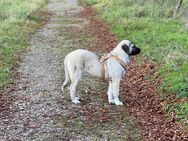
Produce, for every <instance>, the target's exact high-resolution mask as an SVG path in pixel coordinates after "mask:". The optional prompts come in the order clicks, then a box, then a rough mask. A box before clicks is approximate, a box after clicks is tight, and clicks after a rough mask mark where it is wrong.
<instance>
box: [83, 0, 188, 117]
mask: <svg viewBox="0 0 188 141" xmlns="http://www.w3.org/2000/svg"><path fill="white" fill-rule="evenodd" d="M82 1H83V2H84V3H85V4H88V5H91V4H94V7H95V9H96V10H97V12H98V14H99V15H101V17H102V18H103V19H104V20H105V21H106V22H107V23H108V24H109V25H110V29H111V31H112V32H113V33H115V35H116V36H117V37H118V38H119V40H122V39H129V40H131V41H133V42H135V44H136V45H138V46H139V47H141V49H142V55H144V57H145V58H147V59H148V60H150V61H156V62H157V63H158V64H159V65H160V69H159V70H158V71H159V72H160V74H161V78H162V79H163V80H164V82H163V83H162V84H161V85H160V86H158V89H159V93H160V94H161V95H162V96H164V95H165V94H164V93H163V92H164V91H165V92H167V93H170V94H175V95H176V97H177V98H179V99H183V98H184V97H187V98H188V30H185V28H184V22H183V18H181V17H183V14H184V10H185V9H187V7H188V4H187V3H186V2H187V0H185V1H184V3H183V7H182V9H181V11H180V13H179V19H176V20H175V19H172V18H171V17H172V15H173V8H174V5H173V4H174V2H173V1H166V2H164V4H163V5H160V4H157V3H156V2H155V3H152V1H150V2H149V1H147V0H145V2H143V3H141V2H140V1H138V0H132V1H130V0H117V1H115V0H114V1H113V0H112V1H108V0H82ZM174 105H176V106H173V105H171V106H170V107H173V108H166V109H167V112H169V113H170V112H172V111H176V113H178V114H179V115H181V118H180V119H181V121H186V120H188V118H187V116H186V115H187V114H188V111H187V108H185V107H186V106H185V105H188V104H187V103H186V104H182V103H181V102H180V103H175V104H174ZM168 106H169V105H168ZM172 109H173V110H172Z"/></svg>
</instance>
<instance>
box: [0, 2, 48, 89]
mask: <svg viewBox="0 0 188 141" xmlns="http://www.w3.org/2000/svg"><path fill="white" fill-rule="evenodd" d="M46 2H47V0H14V1H12V0H1V1H0V89H1V88H2V87H3V86H5V84H7V83H8V82H10V79H9V78H10V72H11V69H12V67H13V66H14V65H15V64H16V62H17V61H18V58H19V56H20V54H21V53H22V52H23V51H24V50H25V49H26V48H27V47H28V40H29V34H30V33H31V32H33V31H34V30H35V29H36V28H38V27H39V25H41V21H42V20H43V18H40V16H39V15H37V14H36V13H35V11H36V10H37V9H38V8H40V7H41V6H43V5H44V4H45V3H46ZM43 17H45V16H43ZM39 23H40V24H39Z"/></svg>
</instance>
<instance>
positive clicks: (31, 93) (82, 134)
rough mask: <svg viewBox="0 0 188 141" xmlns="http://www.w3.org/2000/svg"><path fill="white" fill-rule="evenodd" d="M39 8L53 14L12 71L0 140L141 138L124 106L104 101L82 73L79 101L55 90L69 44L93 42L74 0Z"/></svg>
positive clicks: (101, 90)
mask: <svg viewBox="0 0 188 141" xmlns="http://www.w3.org/2000/svg"><path fill="white" fill-rule="evenodd" d="M43 9H44V10H47V11H48V12H50V13H53V14H52V16H51V18H50V20H49V21H48V22H47V23H46V25H45V26H44V27H43V28H42V29H40V30H38V32H37V33H36V34H35V35H33V36H32V38H31V40H30V47H29V49H28V51H27V53H26V54H25V55H24V56H22V58H21V62H20V64H19V67H18V68H17V70H16V72H17V73H18V74H19V75H18V76H17V77H16V78H15V79H16V80H15V81H16V82H15V84H16V86H15V88H14V89H11V90H9V91H8V92H7V93H6V95H5V97H6V96H8V95H9V96H10V97H11V98H12V99H13V100H9V101H13V102H12V103H11V104H10V106H9V107H8V109H9V110H7V111H6V110H4V111H3V112H1V113H0V140H1V141H14V140H15V141H33V140H34V141H39V140H44V141H52V140H53V141H54V140H55V141H56V140H63V141H64V140H78V141H82V140H83V141H85V140H88V141H92V140H97V141H98V140H101V141H105V140H135V141H136V140H138V141H141V140H142V139H141V138H140V134H139V130H138V125H137V124H135V121H134V120H132V119H131V118H130V116H129V114H128V112H127V111H126V108H125V107H116V106H114V105H109V104H108V102H107V96H106V91H105V90H106V89H107V87H106V85H105V84H104V83H101V81H98V80H97V79H96V78H89V77H88V76H86V78H85V79H84V80H83V81H82V82H81V83H80V84H79V85H78V90H77V92H79V94H81V98H82V100H83V101H82V103H81V104H79V105H74V104H72V103H71V101H70V97H69V94H68V93H67V94H63V93H62V92H61V85H62V80H63V58H64V57H65V55H66V54H67V53H68V52H70V51H72V50H74V49H77V48H85V47H87V48H88V47H89V46H90V47H93V42H94V40H95V39H94V38H93V37H90V36H89V35H83V34H82V32H81V30H84V26H85V25H86V24H88V21H87V20H86V19H85V18H80V16H78V14H79V13H80V12H81V11H82V7H80V6H79V3H78V0H50V2H49V4H48V5H47V6H46V7H44V8H43ZM88 84H90V91H89V92H88V93H86V94H85V91H84V88H85V85H88ZM91 95H92V96H91Z"/></svg>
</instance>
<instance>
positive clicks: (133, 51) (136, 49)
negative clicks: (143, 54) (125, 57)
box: [130, 46, 140, 55]
mask: <svg viewBox="0 0 188 141" xmlns="http://www.w3.org/2000/svg"><path fill="white" fill-rule="evenodd" d="M139 53H140V48H138V47H136V46H134V47H133V48H132V52H131V54H130V55H136V54H139Z"/></svg>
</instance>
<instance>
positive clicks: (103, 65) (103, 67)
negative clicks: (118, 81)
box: [102, 61, 105, 81]
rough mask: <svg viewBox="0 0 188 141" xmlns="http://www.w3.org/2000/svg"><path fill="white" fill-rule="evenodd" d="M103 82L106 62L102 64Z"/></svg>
mask: <svg viewBox="0 0 188 141" xmlns="http://www.w3.org/2000/svg"><path fill="white" fill-rule="evenodd" d="M102 80H103V81H105V61H104V62H102Z"/></svg>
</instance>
